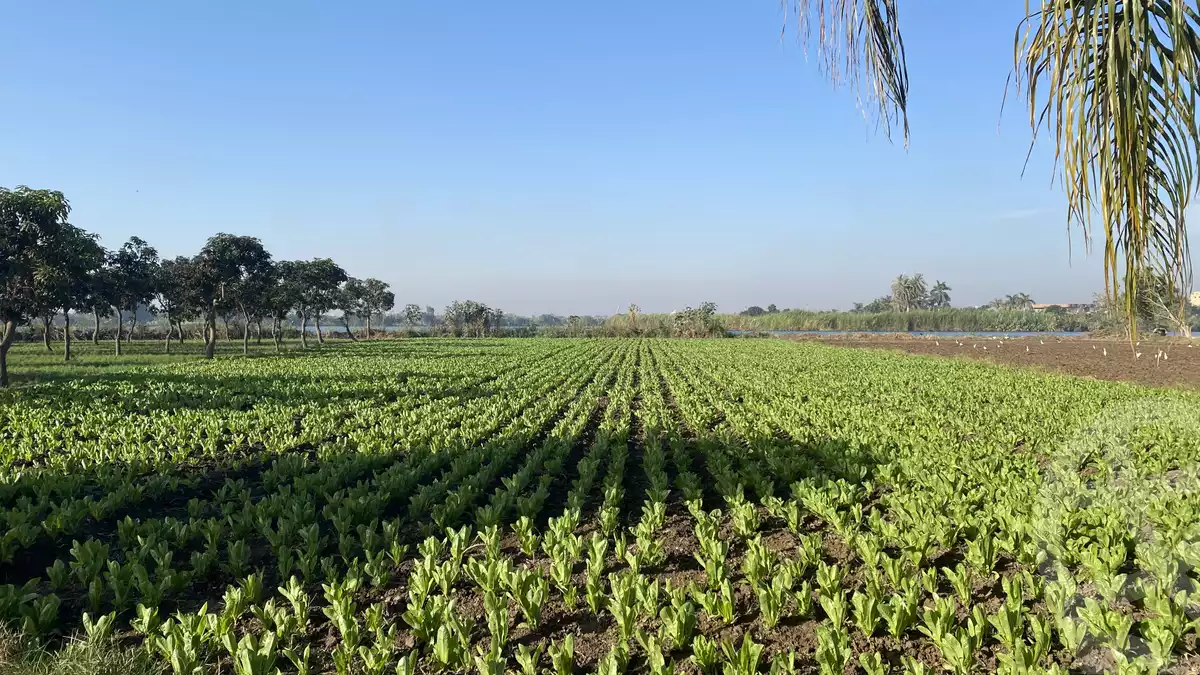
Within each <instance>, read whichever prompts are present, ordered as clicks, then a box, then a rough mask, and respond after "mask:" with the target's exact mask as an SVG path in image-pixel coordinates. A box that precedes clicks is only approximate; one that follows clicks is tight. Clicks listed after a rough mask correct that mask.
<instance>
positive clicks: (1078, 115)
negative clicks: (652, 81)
mask: <svg viewBox="0 0 1200 675" xmlns="http://www.w3.org/2000/svg"><path fill="white" fill-rule="evenodd" d="M1197 4H1198V0H1136V1H1135V0H1108V1H1102V0H1026V16H1025V18H1024V19H1023V20H1022V21H1021V22H1020V23H1019V24H1018V26H1017V27H1016V40H1015V46H1016V49H1014V51H1013V54H1014V71H1015V75H1016V85H1017V94H1018V95H1019V96H1021V97H1022V98H1024V99H1025V105H1026V107H1027V109H1028V112H1029V123H1030V130H1031V132H1032V136H1033V142H1036V140H1037V137H1038V133H1039V132H1042V131H1043V130H1044V131H1045V132H1046V133H1048V134H1049V135H1050V136H1051V137H1052V138H1053V141H1054V146H1055V162H1056V164H1058V167H1057V168H1058V170H1059V171H1061V175H1062V179H1063V185H1064V186H1065V187H1066V193H1067V194H1066V196H1067V203H1068V207H1067V226H1068V227H1072V226H1078V227H1080V229H1081V230H1082V231H1083V233H1084V241H1085V244H1086V245H1087V246H1088V247H1089V248H1090V245H1091V230H1092V227H1091V225H1092V217H1093V214H1098V216H1099V220H1100V225H1101V227H1103V229H1104V275H1105V289H1106V294H1107V295H1108V296H1109V297H1113V296H1114V295H1116V294H1120V293H1119V291H1118V290H1117V289H1118V288H1119V287H1121V286H1123V287H1124V293H1123V295H1124V297H1125V302H1126V305H1127V306H1128V309H1129V310H1130V311H1129V312H1128V314H1129V315H1130V321H1131V323H1132V322H1133V321H1134V319H1133V318H1132V317H1133V315H1134V312H1133V311H1132V309H1133V307H1132V303H1133V302H1134V298H1136V297H1137V293H1136V291H1137V279H1138V278H1139V277H1141V276H1143V274H1144V273H1145V272H1148V271H1156V272H1157V273H1159V274H1162V275H1163V276H1164V277H1165V278H1166V279H1167V280H1168V283H1170V284H1171V285H1172V288H1173V289H1174V288H1182V289H1186V288H1190V287H1191V278H1192V276H1191V275H1192V270H1191V264H1190V252H1189V249H1188V238H1187V226H1186V223H1185V218H1184V214H1185V213H1186V212H1187V208H1188V205H1189V203H1190V201H1191V198H1192V195H1193V193H1194V192H1195V191H1196V185H1195V178H1196V170H1195V166H1196V161H1197V155H1198V154H1200V125H1197V124H1196V122H1195V105H1196V98H1195V92H1196V91H1198V90H1200V9H1198V7H1197ZM784 6H785V8H787V9H788V10H789V15H790V16H789V17H788V19H787V21H788V22H789V23H790V22H791V21H792V18H791V17H792V16H794V17H795V23H796V27H797V30H798V32H799V33H800V35H801V36H802V37H803V38H804V39H805V40H806V41H809V40H812V39H815V40H816V41H817V43H818V47H819V49H818V52H819V55H820V60H821V61H822V64H823V66H824V69H825V70H826V72H828V73H829V74H830V77H831V79H832V80H833V81H834V82H835V84H836V83H839V82H842V81H846V82H849V83H851V84H852V85H855V86H858V87H860V88H861V89H862V92H861V93H862V98H863V99H864V103H865V105H863V106H861V107H862V109H863V111H864V112H867V113H868V114H873V115H874V116H875V117H876V118H877V120H878V121H879V122H880V123H881V126H882V127H883V129H884V131H885V133H886V134H887V135H889V136H890V135H891V133H892V129H893V128H894V127H901V129H902V132H903V136H904V142H905V144H906V145H907V143H908V140H909V133H908V69H907V66H906V64H905V54H904V40H903V38H902V37H901V34H900V24H899V19H898V14H897V0H785V2H784ZM871 111H873V113H872V112H871ZM1122 276H1123V280H1122ZM1131 328H1133V326H1132V325H1131Z"/></svg>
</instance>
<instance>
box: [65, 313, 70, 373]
mask: <svg viewBox="0 0 1200 675" xmlns="http://www.w3.org/2000/svg"><path fill="white" fill-rule="evenodd" d="M70 360H71V310H69V309H64V310H63V361H70Z"/></svg>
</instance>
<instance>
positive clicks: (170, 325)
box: [163, 317, 175, 354]
mask: <svg viewBox="0 0 1200 675" xmlns="http://www.w3.org/2000/svg"><path fill="white" fill-rule="evenodd" d="M174 332H175V324H174V323H171V318H170V317H167V341H166V343H165V344H163V353H164V354H170V353H171V334H172V333H174Z"/></svg>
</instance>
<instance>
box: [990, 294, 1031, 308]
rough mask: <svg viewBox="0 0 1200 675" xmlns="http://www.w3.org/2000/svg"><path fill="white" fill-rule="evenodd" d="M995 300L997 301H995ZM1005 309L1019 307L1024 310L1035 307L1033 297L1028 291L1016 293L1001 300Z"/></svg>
mask: <svg viewBox="0 0 1200 675" xmlns="http://www.w3.org/2000/svg"><path fill="white" fill-rule="evenodd" d="M993 302H995V301H993ZM1001 305H1002V306H1003V307H1004V309H1019V310H1022V311H1025V310H1028V309H1031V308H1032V307H1033V298H1032V297H1030V296H1029V294H1028V293H1015V294H1013V295H1010V296H1008V297H1006V298H1004V300H1002V301H1001Z"/></svg>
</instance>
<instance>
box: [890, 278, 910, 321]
mask: <svg viewBox="0 0 1200 675" xmlns="http://www.w3.org/2000/svg"><path fill="white" fill-rule="evenodd" d="M912 303H913V297H912V280H911V279H909V278H908V275H906V274H901V275H900V276H898V277H896V278H895V279H894V280H892V306H893V307H894V308H895V309H896V311H899V312H907V311H908V310H910V309H912Z"/></svg>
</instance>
